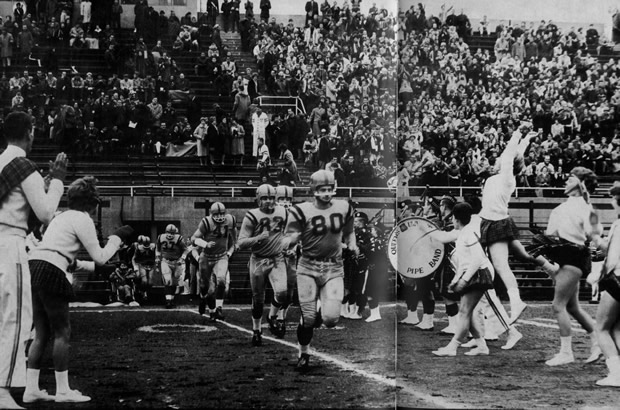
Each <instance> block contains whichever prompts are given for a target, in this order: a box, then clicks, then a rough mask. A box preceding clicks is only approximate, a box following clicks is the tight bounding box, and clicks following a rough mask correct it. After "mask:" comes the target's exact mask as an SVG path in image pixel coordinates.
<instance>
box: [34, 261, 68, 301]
mask: <svg viewBox="0 0 620 410" xmlns="http://www.w3.org/2000/svg"><path fill="white" fill-rule="evenodd" d="M28 266H29V267H30V277H31V279H30V283H31V285H32V290H33V291H44V292H47V293H52V294H55V295H58V296H64V297H66V298H67V299H69V300H72V299H73V298H74V297H75V293H74V292H73V286H71V283H69V281H68V280H67V276H66V275H65V273H64V272H63V271H62V270H61V269H58V268H57V267H56V266H55V265H52V264H51V263H49V262H46V261H42V260H37V259H34V260H31V261H29V262H28Z"/></svg>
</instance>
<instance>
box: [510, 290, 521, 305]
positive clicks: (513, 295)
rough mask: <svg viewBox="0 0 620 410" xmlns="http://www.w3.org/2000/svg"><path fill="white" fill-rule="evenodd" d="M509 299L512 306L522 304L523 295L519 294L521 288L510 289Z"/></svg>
mask: <svg viewBox="0 0 620 410" xmlns="http://www.w3.org/2000/svg"><path fill="white" fill-rule="evenodd" d="M508 298H509V299H510V305H511V306H512V305H513V304H515V303H517V302H521V295H520V294H519V288H512V289H508Z"/></svg>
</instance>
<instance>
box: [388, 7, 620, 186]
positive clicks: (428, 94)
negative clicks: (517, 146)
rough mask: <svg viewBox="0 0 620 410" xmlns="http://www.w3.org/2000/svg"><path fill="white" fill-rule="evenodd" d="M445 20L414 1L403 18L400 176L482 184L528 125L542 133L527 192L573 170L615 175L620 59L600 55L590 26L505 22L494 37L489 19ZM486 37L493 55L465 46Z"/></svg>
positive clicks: (619, 144) (532, 153)
mask: <svg viewBox="0 0 620 410" xmlns="http://www.w3.org/2000/svg"><path fill="white" fill-rule="evenodd" d="M445 14H446V13H444V10H443V9H442V13H440V16H427V15H426V13H425V9H424V6H423V5H422V4H417V5H415V6H412V7H411V8H410V9H409V10H406V11H405V12H401V13H400V15H399V21H400V25H399V26H400V28H401V29H400V30H399V33H398V40H399V55H400V61H401V64H400V66H399V73H398V80H399V90H398V93H399V99H398V145H399V149H398V153H399V159H400V161H401V165H402V167H401V172H400V173H399V175H400V176H401V177H402V178H403V179H408V180H409V183H410V184H412V185H425V184H434V185H441V186H447V185H450V186H458V185H478V184H479V183H480V182H481V181H482V180H484V179H485V178H486V177H487V176H488V175H489V172H491V169H492V167H493V165H494V163H495V161H496V160H497V157H498V155H501V152H502V150H503V148H504V146H505V144H506V142H507V141H508V139H509V138H510V135H511V134H512V132H513V131H514V130H515V129H516V128H517V127H518V126H519V124H520V123H521V122H522V121H528V122H532V123H533V128H534V130H535V131H537V132H538V136H537V137H536V138H535V139H534V140H533V141H532V143H531V145H530V148H529V150H528V152H527V153H526V165H527V167H526V170H525V173H524V175H523V176H522V177H521V181H520V184H521V185H522V186H536V187H560V186H563V185H564V181H565V179H566V177H567V173H568V172H569V171H570V170H571V169H572V168H573V167H574V166H577V165H583V166H586V167H588V168H591V169H593V170H595V171H596V172H597V173H598V174H606V173H613V172H616V171H618V170H619V168H620V163H619V158H620V138H619V136H618V135H619V133H618V128H617V125H616V124H618V122H619V120H620V83H619V82H618V79H619V76H620V61H616V60H615V59H614V58H609V59H606V60H605V61H602V59H601V58H599V57H600V56H599V53H600V52H601V47H602V46H604V44H602V43H601V41H600V40H601V39H600V36H599V34H598V31H597V30H596V29H595V28H594V27H593V26H590V27H589V28H588V29H587V30H586V32H585V33H583V30H582V29H578V30H575V29H574V28H572V29H570V30H569V31H563V30H562V29H560V28H558V26H557V25H555V24H554V23H553V22H551V21H548V22H545V21H541V23H540V24H539V25H538V26H535V25H533V24H531V25H530V26H529V27H527V25H526V24H525V23H522V24H518V25H515V26H511V25H509V24H504V23H500V24H499V25H498V26H497V27H496V28H495V30H493V31H492V30H491V28H490V27H487V26H488V25H487V24H485V23H486V21H485V20H483V22H482V23H481V24H480V26H479V27H478V28H477V29H472V28H471V26H470V24H469V20H468V19H467V17H466V16H463V15H460V16H455V15H453V14H451V15H448V16H445ZM491 31H492V32H491ZM490 32H491V34H489V33H490ZM489 35H491V36H496V40H495V46H494V48H493V50H489V49H484V50H483V49H477V50H470V47H469V46H468V45H467V43H466V42H465V39H467V38H469V37H470V36H489ZM603 52H605V50H603Z"/></svg>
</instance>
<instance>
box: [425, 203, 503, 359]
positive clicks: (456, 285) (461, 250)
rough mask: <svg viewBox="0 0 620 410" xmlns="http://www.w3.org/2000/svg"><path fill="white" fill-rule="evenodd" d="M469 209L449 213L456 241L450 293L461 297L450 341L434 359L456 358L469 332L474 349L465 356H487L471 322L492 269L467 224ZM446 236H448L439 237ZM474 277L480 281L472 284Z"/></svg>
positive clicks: (489, 283) (490, 283)
mask: <svg viewBox="0 0 620 410" xmlns="http://www.w3.org/2000/svg"><path fill="white" fill-rule="evenodd" d="M472 215H473V209H472V207H471V205H469V204H467V203H458V204H456V205H455V206H454V209H453V210H452V220H453V223H454V229H455V230H457V231H458V234H457V235H458V237H457V239H456V243H455V246H454V252H453V254H452V257H451V261H452V262H453V264H454V267H455V270H456V275H455V277H454V279H453V280H452V282H451V284H450V288H451V290H452V291H453V292H454V293H457V294H460V295H461V304H460V307H459V315H458V320H457V324H456V330H455V333H454V337H453V338H452V340H451V341H450V343H448V345H447V346H445V347H442V348H440V349H437V350H434V351H433V354H434V355H435V356H456V350H457V348H458V347H459V346H460V345H461V343H462V342H463V341H464V340H465V338H466V336H467V332H468V331H471V334H472V336H473V337H474V339H475V340H476V347H475V348H474V349H472V350H470V351H468V352H466V353H465V354H466V355H468V356H478V355H488V354H489V348H488V347H487V345H486V342H485V340H484V335H483V334H482V329H481V328H480V327H479V325H478V322H477V321H472V316H473V313H474V309H475V308H476V305H477V304H478V302H479V301H480V298H481V297H482V295H483V294H484V292H485V291H486V290H488V289H490V288H492V287H493V276H494V272H493V265H492V264H491V262H490V261H489V259H488V258H487V256H486V254H485V253H484V249H483V248H482V246H481V244H480V241H479V239H478V238H479V236H478V232H477V224H471V223H470V222H471V217H472ZM443 234H444V235H449V234H450V233H443ZM475 276H478V277H480V278H482V279H481V280H477V281H474V277H475Z"/></svg>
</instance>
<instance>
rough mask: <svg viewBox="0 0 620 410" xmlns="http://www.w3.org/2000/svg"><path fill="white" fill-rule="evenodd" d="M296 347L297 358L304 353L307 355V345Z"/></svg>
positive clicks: (308, 347)
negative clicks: (297, 348)
mask: <svg viewBox="0 0 620 410" xmlns="http://www.w3.org/2000/svg"><path fill="white" fill-rule="evenodd" d="M298 346H299V357H301V355H302V354H304V353H308V351H309V350H310V345H309V344H307V345H305V346H304V345H300V344H298Z"/></svg>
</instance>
